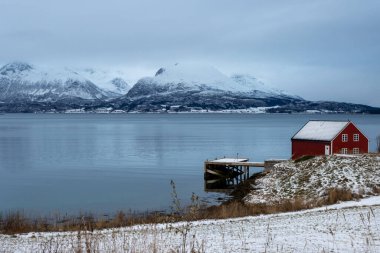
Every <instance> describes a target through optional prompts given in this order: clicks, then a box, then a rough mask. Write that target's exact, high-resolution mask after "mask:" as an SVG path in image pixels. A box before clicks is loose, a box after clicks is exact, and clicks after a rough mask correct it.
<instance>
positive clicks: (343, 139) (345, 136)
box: [342, 134, 348, 142]
mask: <svg viewBox="0 0 380 253" xmlns="http://www.w3.org/2000/svg"><path fill="white" fill-rule="evenodd" d="M342 142H348V134H342Z"/></svg>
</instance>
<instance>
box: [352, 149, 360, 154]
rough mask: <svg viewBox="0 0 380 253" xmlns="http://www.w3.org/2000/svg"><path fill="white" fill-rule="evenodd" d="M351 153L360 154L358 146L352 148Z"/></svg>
mask: <svg viewBox="0 0 380 253" xmlns="http://www.w3.org/2000/svg"><path fill="white" fill-rule="evenodd" d="M352 153H353V154H355V155H358V154H360V149H359V148H354V149H353V150H352Z"/></svg>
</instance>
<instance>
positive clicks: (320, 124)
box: [292, 120, 350, 141]
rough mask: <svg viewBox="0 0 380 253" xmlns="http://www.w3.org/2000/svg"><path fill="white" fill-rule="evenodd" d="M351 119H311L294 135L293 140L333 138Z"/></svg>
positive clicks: (329, 139)
mask: <svg viewBox="0 0 380 253" xmlns="http://www.w3.org/2000/svg"><path fill="white" fill-rule="evenodd" d="M349 123H350V121H319V120H311V121H309V122H307V123H306V125H304V126H303V127H302V128H301V129H300V130H299V131H298V132H297V133H296V134H295V135H294V136H293V138H292V139H293V140H314V141H331V140H333V139H334V138H335V137H336V136H337V135H338V134H339V133H340V132H341V131H342V130H343V129H344V128H346V126H347V125H348V124H349Z"/></svg>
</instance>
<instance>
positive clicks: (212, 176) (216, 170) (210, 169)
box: [204, 158, 284, 192]
mask: <svg viewBox="0 0 380 253" xmlns="http://www.w3.org/2000/svg"><path fill="white" fill-rule="evenodd" d="M282 161H284V160H281V159H276V160H266V161H265V162H250V161H249V159H248V158H221V159H215V160H210V161H209V160H207V161H205V162H204V179H205V190H206V191H213V192H215V191H224V190H225V189H232V188H233V187H234V186H236V185H238V184H240V183H241V182H243V181H245V180H247V179H248V178H249V177H250V173H249V171H250V168H263V170H264V171H269V170H271V169H272V168H273V166H274V164H276V163H279V162H282Z"/></svg>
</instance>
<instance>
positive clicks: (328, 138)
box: [291, 120, 368, 159]
mask: <svg viewBox="0 0 380 253" xmlns="http://www.w3.org/2000/svg"><path fill="white" fill-rule="evenodd" d="M291 140H292V159H298V158H300V157H302V156H307V155H311V156H318V155H332V154H362V153H368V138H367V137H366V136H365V135H364V134H363V133H362V132H361V131H360V130H359V129H358V128H357V127H356V126H355V125H354V123H352V122H351V121H319V120H311V121H309V122H307V123H306V124H305V125H304V126H303V127H302V128H301V129H300V130H299V131H298V132H297V133H296V134H295V135H294V136H293V137H292V139H291Z"/></svg>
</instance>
